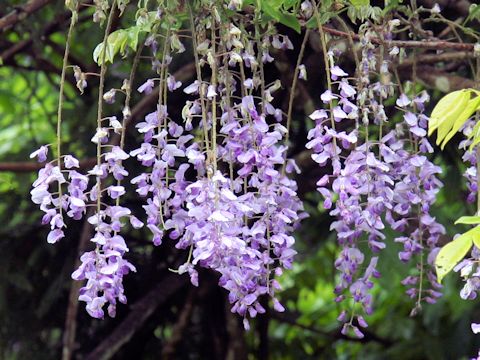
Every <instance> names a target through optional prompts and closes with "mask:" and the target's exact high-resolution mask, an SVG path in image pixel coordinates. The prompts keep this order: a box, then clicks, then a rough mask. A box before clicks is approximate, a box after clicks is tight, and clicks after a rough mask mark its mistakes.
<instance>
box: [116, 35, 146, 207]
mask: <svg viewBox="0 0 480 360" xmlns="http://www.w3.org/2000/svg"><path fill="white" fill-rule="evenodd" d="M142 50H143V43H142V44H141V45H140V48H139V49H138V51H137V53H136V54H135V58H134V59H133V64H132V69H131V70H130V76H129V77H128V86H127V88H126V91H125V93H126V95H125V105H124V110H123V120H122V132H121V134H120V149H122V150H123V148H124V147H125V130H126V129H125V128H126V123H127V121H128V120H129V118H130V116H131V111H130V99H131V96H132V85H133V79H134V78H135V73H136V71H137V67H138V63H139V61H140V54H141V53H142ZM121 163H122V161H121V160H120V161H119V164H121ZM121 182H122V181H121V180H117V186H119V185H120V184H121ZM115 205H116V206H119V205H120V197H118V198H117V199H116V200H115Z"/></svg>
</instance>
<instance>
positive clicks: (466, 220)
mask: <svg viewBox="0 0 480 360" xmlns="http://www.w3.org/2000/svg"><path fill="white" fill-rule="evenodd" d="M455 224H468V225H471V224H480V216H462V217H461V218H459V219H458V220H457V221H455Z"/></svg>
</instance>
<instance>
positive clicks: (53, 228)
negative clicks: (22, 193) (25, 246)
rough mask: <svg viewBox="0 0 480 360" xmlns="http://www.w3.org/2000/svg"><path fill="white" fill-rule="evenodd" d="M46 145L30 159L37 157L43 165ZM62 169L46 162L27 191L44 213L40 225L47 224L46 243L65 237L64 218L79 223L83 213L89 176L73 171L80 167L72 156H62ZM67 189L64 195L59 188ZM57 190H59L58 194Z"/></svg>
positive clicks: (46, 150)
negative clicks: (48, 230)
mask: <svg viewBox="0 0 480 360" xmlns="http://www.w3.org/2000/svg"><path fill="white" fill-rule="evenodd" d="M47 154H48V146H46V145H45V146H41V147H40V149H38V150H36V151H34V152H33V153H32V154H31V155H30V158H34V157H36V158H37V159H38V161H39V162H46V161H47ZM62 160H63V161H62V163H63V167H62V169H61V168H60V167H59V166H58V162H57V165H54V164H53V162H49V163H46V164H45V166H44V167H43V168H42V169H40V171H39V173H38V177H37V179H36V180H35V181H34V183H33V189H32V191H31V192H30V194H31V198H32V201H33V202H34V203H35V204H37V205H40V210H42V211H43V212H44V213H45V214H44V216H43V218H42V224H44V225H46V224H50V233H49V234H48V236H47V241H48V242H49V243H56V242H57V241H59V240H60V239H62V238H63V237H64V236H65V234H64V231H63V229H64V228H65V227H66V225H65V221H64V215H65V214H66V215H67V216H68V217H70V218H73V219H75V220H80V219H81V218H82V216H83V215H84V214H85V209H86V201H87V195H86V193H85V191H86V190H87V187H88V177H86V176H85V175H82V174H80V173H79V172H77V171H76V170H74V168H78V167H79V162H78V160H77V159H76V158H74V157H73V156H72V155H65V156H63V159H62ZM65 186H67V192H66V193H63V191H62V189H63V188H65ZM54 189H55V190H57V191H54ZM59 190H60V191H59Z"/></svg>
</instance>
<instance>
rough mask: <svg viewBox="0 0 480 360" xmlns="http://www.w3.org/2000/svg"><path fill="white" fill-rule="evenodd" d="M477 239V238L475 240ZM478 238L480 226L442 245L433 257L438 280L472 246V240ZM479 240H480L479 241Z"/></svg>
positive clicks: (479, 237)
mask: <svg viewBox="0 0 480 360" xmlns="http://www.w3.org/2000/svg"><path fill="white" fill-rule="evenodd" d="M477 239H478V240H477ZM479 240H480V226H477V227H474V228H473V229H471V230H469V231H467V232H466V233H464V234H462V235H460V236H459V237H457V238H456V239H455V240H453V241H451V242H449V243H448V244H447V245H445V246H444V247H442V248H441V249H440V251H439V252H438V255H437V258H436V259H435V268H436V270H437V278H438V281H439V282H441V281H442V279H443V278H444V277H445V275H447V274H448V273H449V272H450V271H452V269H453V268H454V267H455V265H457V264H458V263H459V262H460V260H462V259H463V258H464V257H465V255H466V254H467V252H468V251H469V250H470V248H471V247H472V244H473V242H474V241H475V242H477V241H479ZM479 242H480V241H479Z"/></svg>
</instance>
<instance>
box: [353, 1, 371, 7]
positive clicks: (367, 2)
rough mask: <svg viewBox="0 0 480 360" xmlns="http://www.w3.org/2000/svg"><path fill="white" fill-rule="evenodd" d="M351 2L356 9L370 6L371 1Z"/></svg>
mask: <svg viewBox="0 0 480 360" xmlns="http://www.w3.org/2000/svg"><path fill="white" fill-rule="evenodd" d="M350 2H351V3H352V5H353V6H355V7H356V8H358V7H361V6H370V0H350Z"/></svg>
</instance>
